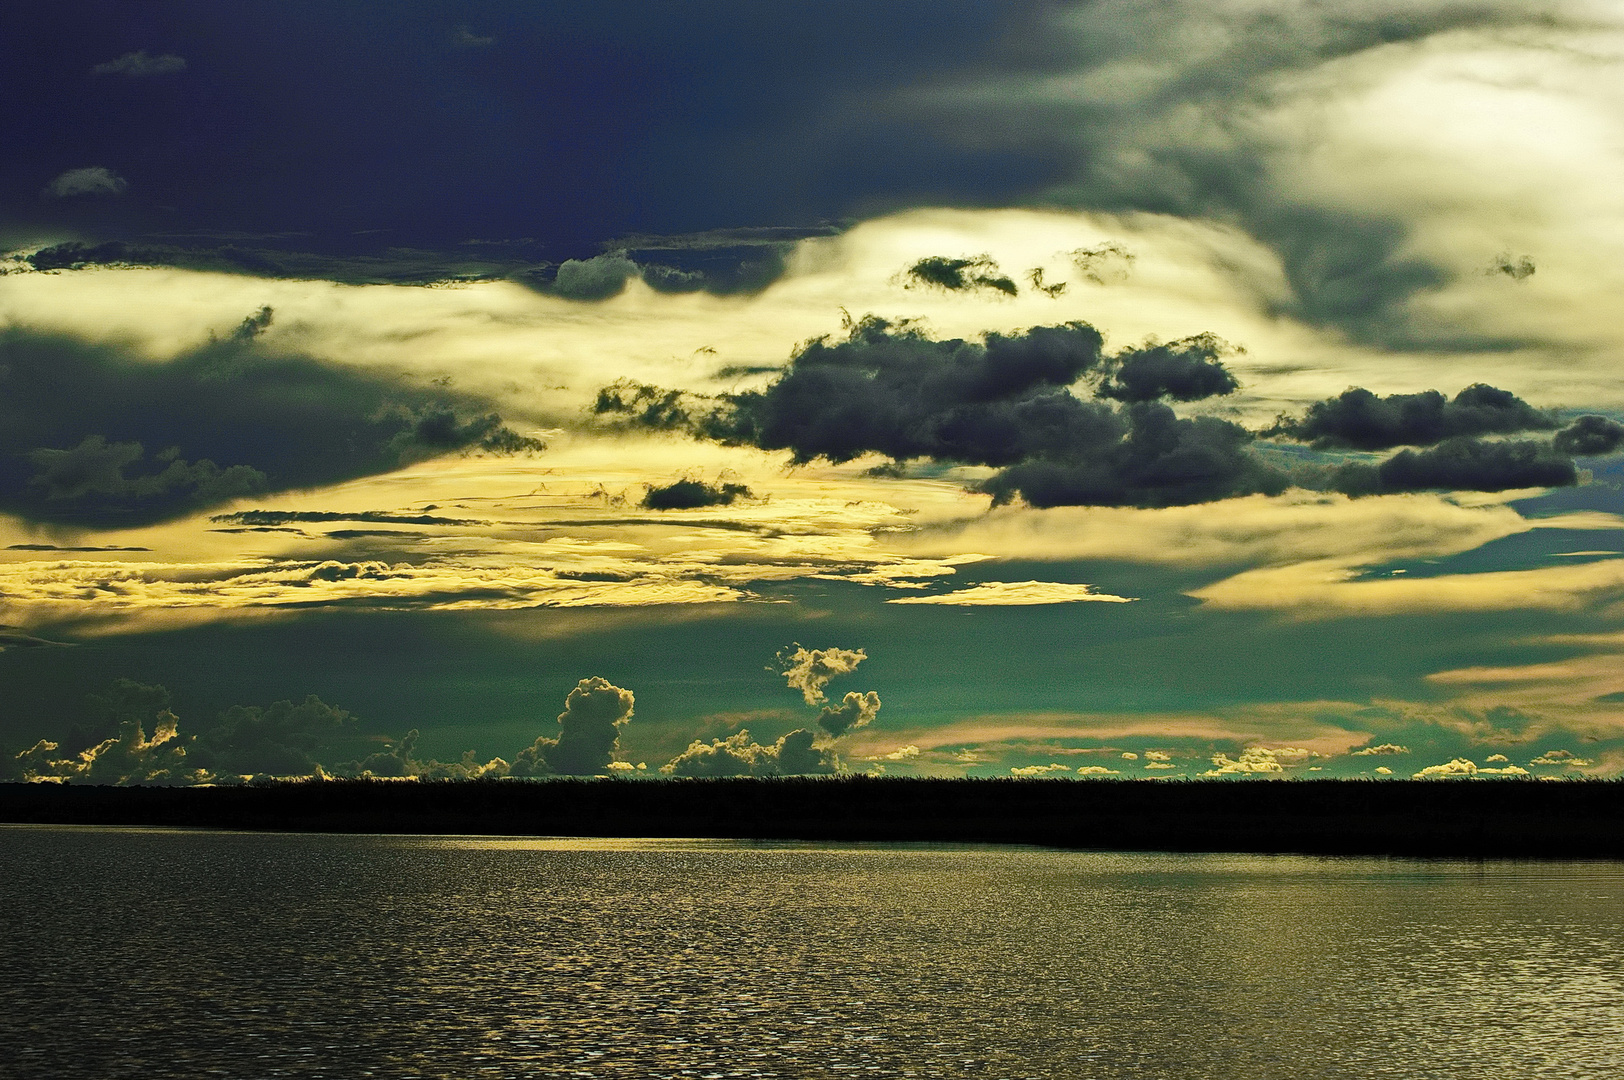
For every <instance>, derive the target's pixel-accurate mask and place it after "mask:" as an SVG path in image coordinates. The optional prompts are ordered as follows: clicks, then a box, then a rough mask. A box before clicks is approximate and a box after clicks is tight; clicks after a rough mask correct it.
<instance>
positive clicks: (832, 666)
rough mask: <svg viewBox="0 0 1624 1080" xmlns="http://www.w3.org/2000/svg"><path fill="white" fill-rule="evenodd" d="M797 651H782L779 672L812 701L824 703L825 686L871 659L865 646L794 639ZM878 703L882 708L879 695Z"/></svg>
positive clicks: (779, 657) (876, 702) (807, 699)
mask: <svg viewBox="0 0 1624 1080" xmlns="http://www.w3.org/2000/svg"><path fill="white" fill-rule="evenodd" d="M792 647H793V650H794V651H793V652H792V651H791V650H790V649H784V650H782V651H780V652H779V654H778V663H779V665H780V666H779V674H781V675H783V676H784V682H785V683H787V684H788V685H789V688H790V689H791V690H799V691H800V692H801V696H802V697H803V698H805V699H806V703H807V704H808V705H822V704H823V703H824V702H825V701H826V700H828V699H827V698H826V697H825V696H824V693H823V688H824V687H825V686H827V685H829V680H831V679H833V678H835V677H836V676H838V675H849V674H851V673H852V672H853V671H856V670H857V665H858V664H861V663H862V662H863V661H864V660H867V659H868V653H867V652H865V651H864V650H862V649H835V648H831V649H808V648H806V647H805V646H803V645H802V644H801V643H800V642H798V641H797V642H794V643H793V646H792ZM874 707H875V708H876V709H878V708H879V702H878V700H877V699H876V701H875V704H874Z"/></svg>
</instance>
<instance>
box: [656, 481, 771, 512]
mask: <svg viewBox="0 0 1624 1080" xmlns="http://www.w3.org/2000/svg"><path fill="white" fill-rule="evenodd" d="M749 497H750V489H749V488H748V487H746V486H745V485H743V484H728V483H723V482H721V481H718V482H716V483H714V484H707V483H705V482H704V481H703V480H678V481H676V482H675V483H671V484H666V485H664V486H663V487H662V486H656V485H650V486H649V488H648V490H647V491H646V492H645V493H644V494H643V501H642V503H641V505H642V507H643V509H645V510H698V509H700V508H701V507H705V506H731V505H733V503H734V501H735V500H737V499H741V498H743V499H748V498H749Z"/></svg>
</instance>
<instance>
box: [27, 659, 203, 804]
mask: <svg viewBox="0 0 1624 1080" xmlns="http://www.w3.org/2000/svg"><path fill="white" fill-rule="evenodd" d="M93 701H95V702H98V703H99V705H100V707H101V712H102V714H103V715H102V718H101V719H102V721H103V722H106V721H111V722H112V723H113V725H114V727H115V731H114V733H113V734H111V735H108V736H107V737H105V738H97V739H96V741H94V742H92V743H90V745H87V746H84V747H83V749H76V748H75V746H74V745H73V744H75V743H78V742H80V741H81V739H82V735H83V732H82V731H76V732H73V733H70V734H69V736H68V745H63V744H62V743H60V742H57V741H53V740H48V739H42V740H40V741H39V742H37V743H35V744H34V745H33V746H31V747H29V748H28V749H26V750H24V751H22V752H21V753H17V754H12V755H4V756H0V779H8V780H22V781H38V780H56V781H62V782H68V783H85V784H112V785H121V784H166V783H189V782H191V781H193V780H195V779H197V778H198V773H197V770H196V769H195V768H194V767H192V766H191V765H190V764H189V763H188V761H187V746H188V744H189V743H190V742H191V740H190V738H188V737H185V736H182V735H181V734H180V731H179V723H180V721H179V719H178V718H177V717H176V716H175V714H174V712H172V711H171V710H170V709H169V707H168V702H169V693H168V691H166V690H164V689H163V688H162V687H156V686H144V685H142V684H140V683H134V682H130V681H129V680H122V679H121V680H119V681H118V682H116V683H115V684H114V685H113V686H112V687H111V688H110V689H109V691H108V692H107V693H106V694H105V695H103V696H101V697H100V698H93ZM148 731H150V732H151V734H150V735H148V734H147V733H148Z"/></svg>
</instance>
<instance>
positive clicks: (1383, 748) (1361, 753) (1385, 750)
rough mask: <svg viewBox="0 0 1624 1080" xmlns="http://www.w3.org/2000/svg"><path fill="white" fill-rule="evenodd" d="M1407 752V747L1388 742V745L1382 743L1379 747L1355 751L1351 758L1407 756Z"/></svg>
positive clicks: (1368, 747)
mask: <svg viewBox="0 0 1624 1080" xmlns="http://www.w3.org/2000/svg"><path fill="white" fill-rule="evenodd" d="M1409 752H1410V748H1409V747H1408V746H1400V745H1399V744H1398V743H1390V742H1389V743H1382V744H1380V745H1379V746H1367V747H1365V748H1364V749H1363V750H1355V751H1354V752H1353V756H1354V757H1371V756H1373V755H1378V754H1381V755H1385V754H1408V753H1409Z"/></svg>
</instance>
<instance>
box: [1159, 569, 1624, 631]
mask: <svg viewBox="0 0 1624 1080" xmlns="http://www.w3.org/2000/svg"><path fill="white" fill-rule="evenodd" d="M1621 585H1624V562H1620V561H1618V560H1613V559H1602V560H1597V561H1595V562H1589V563H1580V564H1575V565H1566V566H1549V567H1541V568H1538V569H1533V570H1485V571H1481V572H1477V573H1455V574H1438V575H1435V576H1414V577H1412V576H1409V575H1404V576H1400V577H1364V576H1362V575H1361V573H1360V572H1359V570H1358V569H1356V568H1355V567H1353V566H1350V565H1349V564H1348V563H1347V562H1345V561H1343V560H1337V559H1326V560H1310V561H1304V562H1299V563H1297V564H1295V565H1288V566H1266V567H1259V568H1257V569H1253V570H1243V571H1242V572H1240V573H1239V574H1236V575H1234V576H1233V577H1229V578H1225V579H1224V580H1222V581H1219V582H1216V583H1214V584H1212V585H1206V586H1202V587H1201V588H1198V589H1191V590H1189V595H1191V596H1194V597H1196V598H1197V599H1199V600H1202V601H1205V602H1206V603H1207V604H1208V605H1209V606H1211V607H1212V608H1214V609H1226V610H1283V611H1291V612H1292V613H1293V614H1294V615H1296V616H1297V617H1299V618H1332V617H1346V616H1350V615H1363V616H1376V615H1392V614H1398V613H1410V614H1433V615H1435V614H1438V613H1440V612H1444V611H1516V610H1528V611H1533V610H1545V611H1579V610H1583V609H1584V608H1585V607H1587V606H1589V605H1590V604H1592V603H1594V602H1595V601H1596V600H1597V599H1605V598H1607V597H1609V596H1610V595H1612V594H1613V593H1615V592H1616V591H1617V590H1618V589H1619V588H1620V586H1621Z"/></svg>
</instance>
